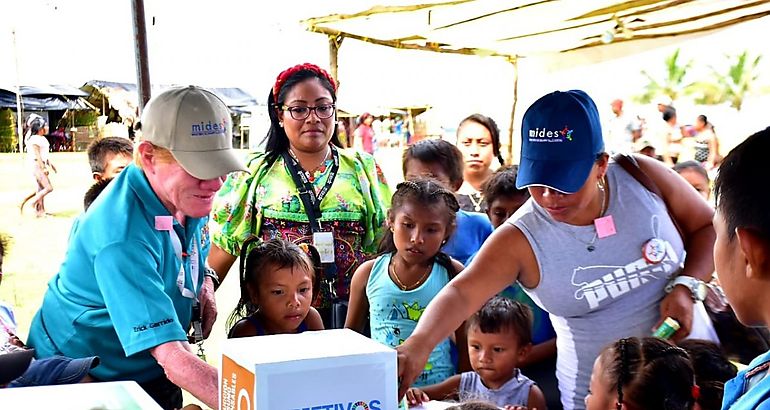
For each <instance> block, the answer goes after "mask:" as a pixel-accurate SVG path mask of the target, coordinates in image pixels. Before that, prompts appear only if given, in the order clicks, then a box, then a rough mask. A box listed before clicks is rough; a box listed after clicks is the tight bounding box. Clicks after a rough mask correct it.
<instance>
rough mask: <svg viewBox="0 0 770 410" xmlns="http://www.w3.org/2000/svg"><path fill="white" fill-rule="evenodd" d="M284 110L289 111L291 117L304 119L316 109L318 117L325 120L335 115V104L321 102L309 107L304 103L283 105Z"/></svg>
mask: <svg viewBox="0 0 770 410" xmlns="http://www.w3.org/2000/svg"><path fill="white" fill-rule="evenodd" d="M282 109H283V111H288V112H289V115H291V118H294V119H295V120H304V119H306V118H307V117H309V116H310V112H311V111H315V115H316V117H318V118H320V119H322V120H325V119H327V118H331V117H332V116H333V115H334V104H321V105H317V106H315V107H307V106H302V105H294V106H286V105H284V106H283V107H282Z"/></svg>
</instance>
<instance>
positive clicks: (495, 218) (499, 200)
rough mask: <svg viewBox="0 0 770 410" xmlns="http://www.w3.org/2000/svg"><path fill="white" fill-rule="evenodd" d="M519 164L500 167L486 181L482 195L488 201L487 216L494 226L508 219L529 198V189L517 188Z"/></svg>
mask: <svg viewBox="0 0 770 410" xmlns="http://www.w3.org/2000/svg"><path fill="white" fill-rule="evenodd" d="M518 170H519V166H518V165H508V166H504V167H502V168H498V169H497V171H495V173H494V174H492V176H491V177H490V178H489V179H488V180H487V182H485V183H484V189H483V190H482V195H483V196H484V198H485V200H486V201H487V216H488V217H489V221H490V222H491V223H492V227H493V228H497V227H498V226H500V225H502V224H503V223H504V222H505V221H507V220H508V218H510V217H511V216H512V215H513V214H514V213H515V212H516V210H518V209H519V208H521V206H522V205H524V202H526V201H527V199H529V191H527V190H526V189H518V188H516V174H517V172H518Z"/></svg>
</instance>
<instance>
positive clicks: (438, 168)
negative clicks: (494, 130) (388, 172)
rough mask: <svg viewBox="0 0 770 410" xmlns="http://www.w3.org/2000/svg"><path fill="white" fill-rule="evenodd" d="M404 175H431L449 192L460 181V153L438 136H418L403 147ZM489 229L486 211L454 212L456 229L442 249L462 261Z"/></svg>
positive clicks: (461, 173)
mask: <svg viewBox="0 0 770 410" xmlns="http://www.w3.org/2000/svg"><path fill="white" fill-rule="evenodd" d="M402 167H403V171H404V179H406V180H411V179H416V178H419V177H427V178H433V179H436V180H437V181H439V182H440V183H441V184H443V185H444V187H445V188H447V189H450V190H451V191H452V192H457V189H458V188H459V187H460V186H461V185H462V183H463V154H462V153H461V152H460V150H459V149H457V147H456V146H454V145H452V144H451V143H449V142H447V141H444V140H440V139H427V140H421V141H418V142H416V143H414V144H413V145H411V146H409V148H407V149H406V150H405V151H404V155H403V159H402ZM491 233H492V225H491V224H490V222H489V218H487V216H486V215H484V214H481V213H478V212H466V211H464V210H462V209H460V210H459V211H458V212H457V229H456V230H455V232H454V234H453V235H452V236H451V237H450V238H449V240H448V241H447V243H446V244H445V245H444V246H443V248H442V250H443V251H444V252H445V253H446V254H448V255H449V256H451V257H453V258H455V259H457V260H458V261H460V263H462V264H463V265H464V264H465V263H466V262H467V261H468V258H470V257H471V255H473V254H474V253H476V251H478V250H479V248H480V247H481V244H483V243H484V241H485V240H486V239H487V237H489V235H490V234H491Z"/></svg>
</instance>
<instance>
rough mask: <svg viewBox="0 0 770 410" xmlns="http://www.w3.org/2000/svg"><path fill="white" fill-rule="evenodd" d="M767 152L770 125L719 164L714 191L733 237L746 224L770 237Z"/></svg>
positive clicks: (768, 150)
mask: <svg viewBox="0 0 770 410" xmlns="http://www.w3.org/2000/svg"><path fill="white" fill-rule="evenodd" d="M768 152H770V127H768V128H766V129H764V130H763V131H760V132H758V133H756V134H754V135H752V136H750V137H748V138H746V140H745V141H743V142H742V143H740V144H738V146H736V147H735V148H733V149H732V151H730V153H729V154H727V156H726V157H725V159H724V161H722V164H721V165H720V166H719V174H718V175H717V179H716V182H715V183H714V193H715V196H716V198H717V209H719V211H720V213H721V214H722V217H723V218H724V219H725V222H726V223H727V235H728V238H729V240H730V241H732V240H733V239H735V229H736V228H745V227H750V228H752V229H755V230H756V231H757V232H758V233H759V234H760V235H762V236H763V237H765V238H770V212H768V211H767V210H768V209H770V190H768V189H765V188H762V185H761V181H762V179H763V178H765V177H766V176H767V175H770V161H768V160H767V153H768Z"/></svg>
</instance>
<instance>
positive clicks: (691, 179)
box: [679, 168, 711, 201]
mask: <svg viewBox="0 0 770 410" xmlns="http://www.w3.org/2000/svg"><path fill="white" fill-rule="evenodd" d="M679 175H681V176H682V178H684V179H685V180H687V182H688V183H689V184H690V185H692V187H693V188H695V190H696V191H698V193H699V194H700V195H701V196H702V197H703V199H705V200H707V201H708V200H709V195H710V194H711V188H709V181H708V180H707V179H706V178H704V177H703V175H702V174H701V173H699V172H698V171H694V170H692V169H686V168H685V169H683V170H680V171H679Z"/></svg>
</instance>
